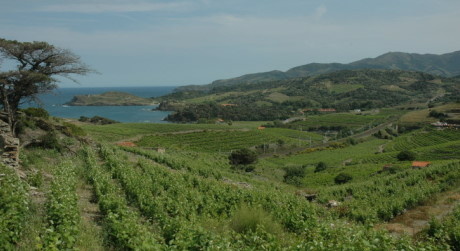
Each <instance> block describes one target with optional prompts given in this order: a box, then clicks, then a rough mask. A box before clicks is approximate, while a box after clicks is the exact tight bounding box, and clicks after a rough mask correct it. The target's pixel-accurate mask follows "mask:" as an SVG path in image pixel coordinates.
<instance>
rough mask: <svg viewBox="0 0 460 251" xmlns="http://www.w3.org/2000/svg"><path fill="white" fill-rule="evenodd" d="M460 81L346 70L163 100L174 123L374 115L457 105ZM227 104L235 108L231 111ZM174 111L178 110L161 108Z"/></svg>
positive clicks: (397, 72) (415, 74)
mask: <svg viewBox="0 0 460 251" xmlns="http://www.w3.org/2000/svg"><path fill="white" fill-rule="evenodd" d="M459 89H460V82H459V81H458V79H451V78H444V77H439V76H435V75H430V74H427V73H421V72H410V71H401V70H375V69H365V70H344V71H338V72H332V73H327V74H322V75H318V76H311V77H304V78H295V79H287V80H278V81H265V82H257V83H241V84H234V85H231V86H215V87H214V88H212V89H211V90H209V91H193V92H178V93H177V92H176V93H173V94H170V95H167V96H164V97H162V99H163V101H164V102H165V103H167V102H168V101H169V102H173V101H172V100H175V102H176V103H177V101H179V102H178V103H179V104H181V105H177V106H176V107H178V108H177V109H176V110H177V113H176V114H173V115H171V116H170V117H169V119H170V120H172V121H196V120H198V119H201V118H205V119H209V118H216V117H219V118H223V119H226V120H274V119H286V118H288V117H292V116H299V115H301V113H300V112H301V110H302V109H307V108H309V109H313V108H334V109H336V110H337V111H349V110H354V109H361V110H369V109H375V108H382V107H392V106H396V105H403V104H417V103H421V104H426V103H428V102H434V101H436V100H437V99H441V98H442V99H443V100H445V101H449V100H450V101H454V100H456V99H458V98H459V97H458V96H459V93H460V90H459ZM225 104H232V105H231V106H228V105H225ZM161 107H169V108H171V107H174V106H161Z"/></svg>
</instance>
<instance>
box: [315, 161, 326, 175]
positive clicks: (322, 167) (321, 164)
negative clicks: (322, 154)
mask: <svg viewBox="0 0 460 251" xmlns="http://www.w3.org/2000/svg"><path fill="white" fill-rule="evenodd" d="M326 169H327V165H326V163H324V162H323V161H321V162H319V163H318V164H317V165H316V168H315V173H318V172H322V171H324V170H326Z"/></svg>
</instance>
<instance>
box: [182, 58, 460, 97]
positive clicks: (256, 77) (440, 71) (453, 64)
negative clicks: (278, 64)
mask: <svg viewBox="0 0 460 251" xmlns="http://www.w3.org/2000/svg"><path fill="white" fill-rule="evenodd" d="M357 69H388V70H404V71H419V72H424V73H429V74H433V75H438V76H442V77H454V76H458V75H460V51H454V52H450V53H444V54H429V53H427V54H418V53H405V52H387V53H385V54H382V55H380V56H377V57H375V58H364V59H360V60H357V61H354V62H351V63H348V64H342V63H309V64H305V65H300V66H296V67H293V68H290V69H289V70H287V71H284V72H283V71H279V70H272V71H267V72H259V73H249V74H244V75H241V76H238V77H235V78H228V79H219V80H215V81H213V82H211V83H210V84H207V85H191V86H182V87H179V88H178V89H177V91H184V90H207V89H212V88H213V87H217V86H226V85H235V84H240V83H254V82H261V81H274V80H286V79H291V78H299V77H310V76H315V75H320V74H324V73H330V72H335V71H340V70H357Z"/></svg>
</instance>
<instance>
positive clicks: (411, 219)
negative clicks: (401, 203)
mask: <svg viewBox="0 0 460 251" xmlns="http://www.w3.org/2000/svg"><path fill="white" fill-rule="evenodd" d="M459 204H460V188H457V189H455V190H452V191H448V192H444V193H442V194H439V195H438V196H436V198H433V199H432V200H430V201H427V202H426V203H425V204H424V205H422V206H418V207H415V208H413V209H410V210H408V211H407V212H406V213H404V214H402V215H399V216H397V217H395V218H394V219H393V220H391V221H390V222H387V223H383V224H379V225H376V228H377V229H386V230H388V231H389V232H390V233H391V234H393V235H395V236H400V235H403V234H407V235H410V236H413V235H415V234H417V233H418V232H420V231H422V230H423V229H425V228H426V227H428V224H429V222H430V219H431V218H433V217H434V218H436V219H438V220H439V219H442V218H443V217H445V216H446V215H448V214H449V213H451V212H452V211H453V210H454V208H455V206H457V205H459Z"/></svg>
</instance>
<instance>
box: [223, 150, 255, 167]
mask: <svg viewBox="0 0 460 251" xmlns="http://www.w3.org/2000/svg"><path fill="white" fill-rule="evenodd" d="M228 159H229V160H230V164H231V165H233V166H238V165H250V164H253V163H255V162H256V161H257V153H256V152H254V151H252V150H250V149H247V148H242V149H239V150H236V151H234V152H232V153H231V154H230V156H228Z"/></svg>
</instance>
